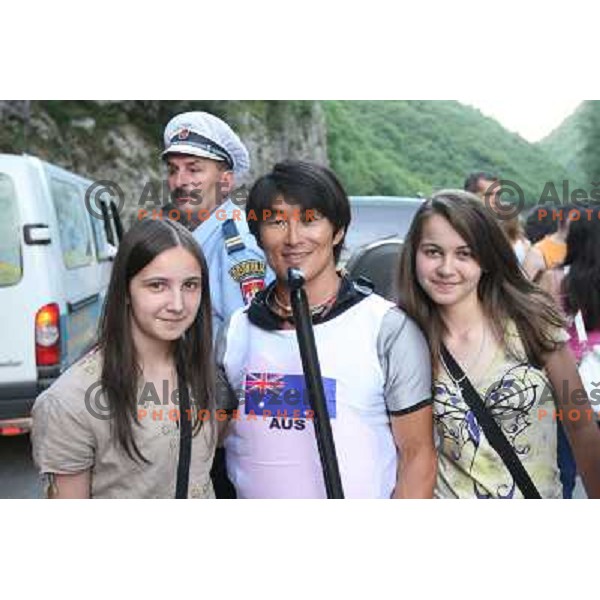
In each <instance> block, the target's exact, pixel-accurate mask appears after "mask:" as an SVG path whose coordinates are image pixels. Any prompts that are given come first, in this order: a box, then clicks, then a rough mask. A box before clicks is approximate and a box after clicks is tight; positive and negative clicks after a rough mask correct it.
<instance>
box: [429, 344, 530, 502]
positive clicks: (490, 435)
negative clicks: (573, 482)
mask: <svg viewBox="0 0 600 600" xmlns="http://www.w3.org/2000/svg"><path fill="white" fill-rule="evenodd" d="M441 351H442V358H443V359H444V363H445V364H446V366H447V367H448V371H450V375H451V376H452V378H453V379H454V380H455V381H457V382H460V383H458V385H459V386H460V387H461V389H462V391H463V398H464V400H465V402H466V403H467V404H468V406H469V408H470V409H471V410H472V411H473V414H474V415H475V418H476V419H477V422H478V423H479V425H481V428H482V429H483V433H484V434H485V437H486V438H487V441H488V442H489V444H490V446H491V447H492V448H493V449H494V450H495V451H496V452H497V453H498V454H499V456H500V458H501V459H502V462H503V463H504V464H505V465H506V468H507V469H508V470H509V471H510V474H511V475H512V476H513V479H514V480H515V483H516V484H517V486H518V487H519V489H520V490H521V493H522V494H523V497H524V498H528V499H532V498H537V499H539V498H541V496H540V493H539V492H538V490H537V488H536V487H535V485H534V483H533V481H532V480H531V477H529V474H528V473H527V471H526V470H525V467H524V466H523V464H522V463H521V461H520V460H519V457H518V456H517V453H516V452H515V449H514V448H513V447H512V445H511V443H510V442H509V441H508V440H507V439H506V436H505V435H504V433H503V432H502V429H500V426H499V425H498V423H496V421H495V420H494V417H492V415H491V414H490V411H489V409H488V408H487V407H486V405H485V404H484V402H483V400H482V399H481V396H480V395H479V394H478V393H477V391H476V390H475V388H474V387H473V385H472V384H471V382H470V381H469V379H468V377H467V376H466V375H465V374H464V372H463V370H462V369H461V368H460V366H459V364H458V363H457V362H456V361H455V360H454V357H453V356H452V354H450V352H448V349H447V348H446V346H445V345H443V344H442V348H441Z"/></svg>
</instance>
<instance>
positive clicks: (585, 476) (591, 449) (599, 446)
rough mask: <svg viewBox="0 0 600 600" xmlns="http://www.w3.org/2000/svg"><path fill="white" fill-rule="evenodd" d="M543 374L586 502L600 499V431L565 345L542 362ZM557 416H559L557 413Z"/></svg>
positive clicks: (572, 358) (571, 356) (573, 359)
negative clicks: (548, 383) (581, 481)
mask: <svg viewBox="0 0 600 600" xmlns="http://www.w3.org/2000/svg"><path fill="white" fill-rule="evenodd" d="M545 366H546V372H547V373H548V378H549V379H550V382H551V383H552V386H553V387H554V390H555V397H556V402H557V409H558V410H561V411H562V423H563V425H564V428H565V432H566V434H567V437H568V438H569V442H570V444H571V448H572V450H573V454H574V455H575V462H576V463H577V471H578V473H579V474H580V475H581V478H582V480H583V485H584V486H585V490H586V492H587V495H588V497H589V498H600V429H599V428H598V426H597V424H596V418H595V415H594V412H593V410H592V408H591V406H590V403H589V401H588V400H587V396H586V394H585V391H584V386H583V383H582V381H581V378H580V377H579V373H578V372H577V366H576V363H575V358H574V357H573V354H572V353H571V351H570V350H569V348H568V347H567V345H566V344H564V345H563V346H562V347H561V348H560V349H559V350H556V351H554V352H552V353H551V354H550V355H549V356H548V358H547V360H546V365H545ZM559 414H561V413H559Z"/></svg>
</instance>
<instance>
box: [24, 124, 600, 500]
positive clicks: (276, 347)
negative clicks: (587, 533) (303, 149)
mask: <svg viewBox="0 0 600 600" xmlns="http://www.w3.org/2000/svg"><path fill="white" fill-rule="evenodd" d="M162 158H163V160H164V163H165V168H166V169H167V178H168V182H169V188H170V191H171V194H172V204H171V208H176V209H178V210H179V211H181V213H183V214H187V218H186V219H184V220H183V224H181V223H176V222H173V221H171V220H168V219H164V220H161V219H151V218H146V219H142V220H141V221H140V222H138V223H136V224H135V225H134V226H133V227H132V228H131V229H130V230H129V231H128V232H127V234H126V235H125V237H124V239H123V241H122V242H121V244H120V246H119V249H118V253H117V256H116V259H115V263H114V268H113V271H112V279H111V283H110V287H109V292H108V300H107V304H106V307H105V311H104V315H103V320H102V329H101V335H100V338H99V343H98V345H97V347H96V348H94V349H93V350H92V352H90V353H89V354H88V355H87V356H86V357H84V358H83V359H82V360H81V361H79V362H78V363H76V364H75V365H74V366H72V367H71V368H70V369H69V370H68V371H67V372H66V373H65V374H63V375H62V376H61V378H60V379H59V380H58V381H57V382H56V383H55V384H54V385H53V386H52V387H51V388H50V389H49V390H47V391H46V392H44V393H43V394H42V395H41V396H40V397H39V398H38V400H37V401H36V404H35V407H34V411H33V423H34V428H33V438H32V439H33V446H34V458H35V461H36V464H37V465H38V467H39V469H40V471H41V473H42V475H43V476H44V478H45V481H46V490H47V495H48V496H49V497H55V498H89V497H95V498H103V497H111V498H126V497H144V498H168V497H178V498H186V497H190V498H213V497H215V496H216V497H219V498H235V497H238V498H324V497H325V496H326V489H325V488H326V486H325V483H324V480H323V473H322V469H321V464H320V456H319V452H318V447H317V443H316V441H315V424H314V421H313V417H314V415H313V414H311V413H312V411H311V407H310V403H309V402H308V398H307V392H306V389H305V388H306V386H305V383H304V373H303V367H302V362H301V360H300V355H299V352H298V343H297V340H296V331H295V330H296V322H295V319H294V313H293V310H292V307H291V306H290V302H289V298H290V295H289V292H290V290H289V287H288V283H287V272H288V269H289V268H290V267H294V268H299V269H301V270H302V272H303V275H304V278H305V290H306V294H307V297H308V302H309V304H310V313H311V319H312V325H313V330H314V336H315V340H316V345H317V350H318V355H319V360H320V364H321V371H322V382H323V387H324V391H325V396H326V404H327V410H328V413H329V417H330V422H331V427H332V431H333V437H334V440H335V447H336V451H337V460H338V462H339V469H340V474H341V480H342V485H343V489H344V492H345V495H346V497H349V498H431V497H436V498H563V497H564V498H569V497H571V496H572V494H573V489H574V487H575V481H576V477H577V476H579V477H580V478H581V481H582V483H583V486H584V488H585V490H586V492H587V494H588V496H589V497H595V498H598V497H600V428H599V427H598V421H597V416H596V413H595V410H597V407H596V405H597V404H598V403H599V402H600V398H598V399H597V401H596V398H595V397H594V396H595V395H594V392H595V390H593V389H592V390H590V389H588V390H587V392H586V387H585V383H584V381H583V380H582V377H581V376H580V372H579V370H578V365H580V364H581V363H582V361H584V360H587V359H588V358H589V356H590V353H593V351H594V350H593V348H594V346H599V347H600V214H598V213H594V214H593V216H590V213H592V212H593V211H590V213H585V208H586V206H585V205H579V206H576V205H573V206H569V207H561V209H562V210H560V211H559V212H560V215H557V214H556V213H557V212H558V211H555V212H554V214H553V211H552V208H547V209H542V208H541V207H536V208H535V209H534V210H533V211H531V213H530V215H528V216H527V217H526V218H524V217H523V216H521V215H516V216H512V217H511V218H508V219H505V218H499V216H498V214H497V213H496V211H495V210H494V208H495V206H497V204H496V203H497V202H499V198H500V195H501V193H502V189H501V186H500V180H499V178H498V177H497V176H495V175H493V174H490V173H484V172H476V173H473V174H471V175H469V176H468V177H467V179H466V181H465V183H464V186H463V188H464V189H463V190H458V189H452V190H442V191H439V192H436V193H435V194H433V195H432V196H431V197H430V198H429V199H427V200H425V201H424V202H423V204H422V205H421V207H420V209H419V210H418V212H417V214H416V216H415V218H414V220H413V222H412V224H411V227H410V230H409V232H408V235H407V236H406V239H405V240H404V245H403V250H402V254H401V256H399V257H398V276H397V283H398V289H399V290H400V291H401V294H400V298H401V300H400V301H399V302H398V304H397V305H394V303H392V302H390V301H389V300H386V299H384V298H382V297H380V296H378V295H377V294H375V293H374V292H373V289H372V287H370V286H369V284H368V281H364V280H360V281H354V280H353V279H352V278H351V277H350V276H349V275H348V273H346V272H345V271H344V270H343V269H340V268H339V266H338V260H339V257H340V252H341V249H342V247H343V244H344V239H345V236H346V233H347V231H348V228H349V227H350V226H351V209H350V203H349V200H348V196H347V194H346V191H345V190H344V188H343V186H342V184H341V183H340V182H339V180H338V179H337V177H336V176H335V174H334V173H333V172H332V171H331V170H330V169H328V168H327V167H324V166H321V165H318V164H314V163H310V162H305V161H286V162H282V163H278V164H276V165H275V166H274V167H273V169H272V171H271V172H270V173H268V174H266V175H264V176H263V177H261V178H259V179H258V180H257V181H256V182H255V183H254V185H253V186H252V189H251V190H250V194H249V197H248V201H247V203H246V206H245V208H243V209H241V210H240V207H239V206H236V205H235V204H234V203H233V202H232V201H231V198H230V194H231V192H232V191H233V189H234V187H235V178H236V177H237V176H238V175H239V174H240V173H243V172H244V171H245V170H246V169H247V168H248V166H249V155H248V151H247V150H246V147H245V145H244V144H243V142H242V141H241V139H240V138H239V137H238V135H237V134H236V133H235V132H234V131H233V130H232V129H231V128H230V127H229V126H228V125H227V124H226V123H224V122H223V121H222V120H220V119H218V118H217V117H215V116H213V115H209V114H207V113H185V114H182V115H177V116H176V117H175V118H174V119H172V120H171V121H170V122H169V123H168V124H167V126H166V128H165V133H164V152H163V154H162ZM199 208H202V209H203V210H205V211H206V212H207V215H208V218H206V219H199V218H197V214H198V209H199ZM217 208H219V209H221V212H220V213H219V211H217V210H216V209H217ZM596 208H597V207H596ZM219 214H220V216H219ZM250 215H253V216H254V217H255V218H250ZM257 215H258V218H256V217H257ZM548 215H550V216H549V217H548ZM390 276H391V274H390ZM598 381H600V373H598ZM91 388H97V389H96V392H97V394H96V396H95V397H94V402H96V403H97V404H98V406H104V407H107V408H108V410H109V418H105V419H98V418H97V411H91V410H90V406H89V405H90V391H89V390H90V389H91ZM156 390H160V391H161V392H160V393H159V394H156ZM598 395H600V389H599V390H598ZM590 400H591V401H592V403H590ZM157 401H158V402H157ZM595 401H596V402H595ZM157 408H160V415H161V417H160V418H157V417H156V414H157V412H158V411H157ZM215 492H216V493H215Z"/></svg>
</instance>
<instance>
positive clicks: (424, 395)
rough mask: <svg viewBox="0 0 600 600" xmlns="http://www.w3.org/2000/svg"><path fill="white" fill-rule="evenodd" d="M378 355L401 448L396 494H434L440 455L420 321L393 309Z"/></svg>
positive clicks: (428, 362)
mask: <svg viewBox="0 0 600 600" xmlns="http://www.w3.org/2000/svg"><path fill="white" fill-rule="evenodd" d="M377 353H378V356H379V360H380V364H381V369H382V371H383V373H384V377H385V383H384V389H383V395H384V398H385V403H386V407H387V410H388V413H389V414H390V422H391V429H392V435H393V437H394V442H395V444H396V448H397V449H398V457H399V460H398V474H397V480H396V487H395V489H394V494H393V497H394V498H431V497H432V495H433V486H434V483H435V476H436V464H437V455H436V451H435V446H434V442H433V416H432V414H433V413H432V408H431V405H432V400H431V392H432V389H431V360H430V355H429V347H428V345H427V341H426V340H425V337H424V336H423V333H422V332H421V330H420V329H419V328H418V327H417V325H416V323H415V322H414V321H412V320H411V319H409V318H408V317H407V316H406V314H405V313H404V312H402V311H401V310H399V309H397V308H394V309H392V310H390V311H388V313H387V314H386V315H385V316H384V318H383V321H382V323H381V328H380V331H379V335H378V339H377Z"/></svg>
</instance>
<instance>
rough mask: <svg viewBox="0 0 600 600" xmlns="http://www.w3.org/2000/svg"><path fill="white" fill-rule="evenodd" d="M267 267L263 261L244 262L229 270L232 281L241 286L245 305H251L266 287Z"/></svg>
mask: <svg viewBox="0 0 600 600" xmlns="http://www.w3.org/2000/svg"><path fill="white" fill-rule="evenodd" d="M266 273H267V266H266V264H265V263H264V261H262V260H256V259H254V260H243V261H242V262H239V263H237V264H235V265H234V266H233V267H231V269H229V274H230V275H231V277H232V279H234V280H235V281H237V282H238V283H239V284H240V289H241V291H242V297H243V298H244V303H245V304H250V302H252V299H253V298H254V296H255V295H256V294H257V293H258V292H260V290H262V289H264V287H265V275H266Z"/></svg>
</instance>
